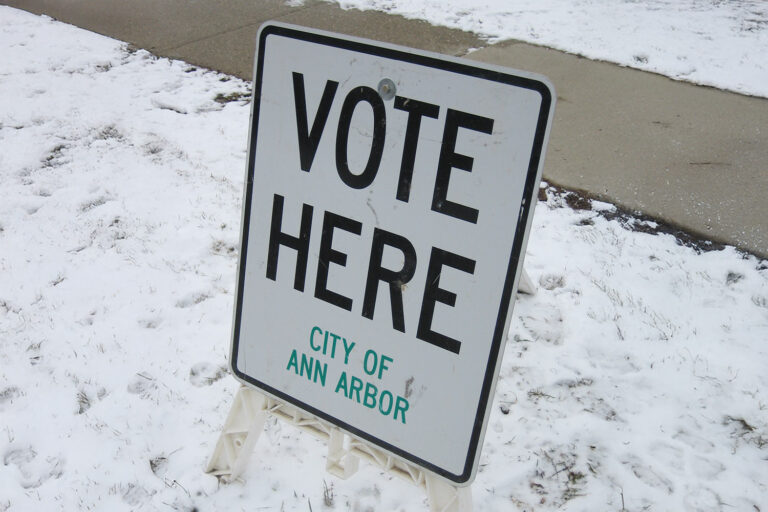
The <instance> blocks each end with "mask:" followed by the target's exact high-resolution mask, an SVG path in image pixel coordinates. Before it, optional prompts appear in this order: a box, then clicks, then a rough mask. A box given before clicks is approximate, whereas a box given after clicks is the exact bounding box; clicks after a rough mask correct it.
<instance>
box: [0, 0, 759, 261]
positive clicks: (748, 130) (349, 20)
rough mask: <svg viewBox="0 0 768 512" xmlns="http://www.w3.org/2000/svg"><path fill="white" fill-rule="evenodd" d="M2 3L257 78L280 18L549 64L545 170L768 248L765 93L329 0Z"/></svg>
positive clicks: (506, 60)
mask: <svg viewBox="0 0 768 512" xmlns="http://www.w3.org/2000/svg"><path fill="white" fill-rule="evenodd" d="M0 4H7V5H10V6H13V7H18V8H21V9H25V10H27V11H31V12H34V13H39V14H47V15H48V16H51V17H53V18H56V19H59V20H61V21H65V22H67V23H72V24H74V25H77V26H79V27H83V28H85V29H88V30H92V31H94V32H98V33H101V34H105V35H108V36H111V37H114V38H117V39H120V40H123V41H127V42H130V43H132V44H134V45H136V46H138V47H141V48H146V49H147V50H150V51H152V52H153V53H155V54H157V55H163V56H168V57H173V58H179V59H183V60H185V61H187V62H190V63H193V64H196V65H199V66H204V67H208V68H212V69H217V70H220V71H223V72H225V73H230V74H234V75H237V76H239V77H241V78H244V79H248V80H250V79H251V75H252V69H253V54H254V48H255V35H256V31H257V30H258V27H259V25H260V24H261V23H263V22H264V21H267V20H279V21H283V22H286V23H295V24H298V25H304V26H309V27H314V28H320V29H325V30H331V31H334V32H340V33H346V34H351V35H355V36H360V37H366V38H369V39H375V40H381V41H387V42H392V43H396V44H401V45H405V46H411V47H415V48H421V49H426V50H431V51H436V52H440V53H445V54H450V55H459V56H463V55H467V54H468V55H467V57H468V58H470V59H476V60H479V61H484V62H490V63H494V64H501V65H505V66H510V67H515V68H519V69H525V70H528V71H534V72H537V73H541V74H544V75H546V76H548V77H549V78H550V79H551V80H552V82H553V83H554V84H555V87H556V89H557V92H558V104H557V108H556V112H555V122H554V126H553V130H552V136H551V140H550V145H549V150H548V154H547V158H546V162H545V168H544V176H545V179H547V180H550V181H552V182H554V183H557V184H559V185H562V186H564V187H567V188H571V189H579V190H584V191H587V192H589V193H591V194H593V195H595V196H597V197H599V198H602V199H605V200H609V201H611V202H614V203H617V204H619V205H621V206H624V207H626V208H629V209H632V210H638V211H641V212H643V213H646V214H648V215H651V216H654V217H657V218H660V219H662V220H665V221H667V222H669V223H672V224H674V225H676V226H679V227H681V228H682V229H685V230H687V231H690V232H692V233H694V234H697V235H700V236H703V237H705V238H708V239H712V240H715V241H719V242H725V243H729V244H733V245H736V246H738V247H740V248H743V249H745V250H748V251H750V252H753V253H755V254H758V255H760V256H762V257H768V200H766V195H767V194H768V100H766V99H762V98H752V97H746V96H741V95H738V94H733V93H728V92H723V91H719V90H715V89H712V88H707V87H698V86H694V85H690V84H686V83H682V82H675V81H672V80H670V79H667V78H664V77H661V76H658V75H654V74H650V73H645V72H641V71H635V70H632V69H628V68H622V67H619V66H615V65H612V64H606V63H602V62H595V61H590V60H587V59H583V58H580V57H577V56H574V55H570V54H566V53H562V52H558V51H555V50H549V49H546V48H541V47H536V46H531V45H528V44H524V43H519V42H515V41H509V42H503V43H500V44H496V45H490V46H489V45H487V44H485V43H484V42H483V41H482V40H480V39H478V38H477V37H476V36H475V35H473V34H471V33H468V32H462V31H460V30H452V29H446V28H440V27H433V26H431V25H429V24H427V23H425V22H420V21H414V20H407V19H404V18H402V17H399V16H391V15H387V14H383V13H378V12H362V11H356V10H349V11H345V10H342V9H340V8H339V7H337V6H336V5H334V4H329V3H326V2H322V1H320V0H307V1H305V2H304V3H303V5H300V6H297V7H291V6H289V5H286V3H285V2H284V1H282V0H230V1H228V2H226V3H223V2H210V1H203V0H130V1H121V0H99V1H89V0H0ZM478 48H479V49H478ZM470 49H476V50H472V51H470Z"/></svg>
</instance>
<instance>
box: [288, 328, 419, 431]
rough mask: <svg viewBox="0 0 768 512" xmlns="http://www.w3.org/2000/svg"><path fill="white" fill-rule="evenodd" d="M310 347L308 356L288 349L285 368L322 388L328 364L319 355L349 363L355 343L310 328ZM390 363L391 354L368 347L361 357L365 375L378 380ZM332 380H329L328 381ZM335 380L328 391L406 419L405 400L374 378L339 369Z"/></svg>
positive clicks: (399, 420) (324, 331)
mask: <svg viewBox="0 0 768 512" xmlns="http://www.w3.org/2000/svg"><path fill="white" fill-rule="evenodd" d="M309 346H310V348H311V349H312V351H313V352H314V354H313V355H307V354H306V353H304V352H299V351H298V350H297V349H293V350H292V351H291V355H290V357H289V358H288V365H287V366H286V370H287V371H289V372H293V373H295V374H296V375H297V376H298V377H303V378H306V379H307V380H308V381H310V382H313V383H315V384H317V385H319V386H320V387H323V388H325V387H326V380H327V378H328V363H327V362H325V361H322V360H321V356H325V357H326V358H330V359H332V360H338V362H339V363H340V364H344V365H349V362H350V359H349V356H350V354H351V353H352V350H354V348H355V346H356V343H355V342H350V341H348V340H347V339H346V338H344V337H343V336H339V335H338V334H334V333H332V332H330V331H327V330H323V329H321V328H320V327H313V328H312V330H311V331H310V334H309ZM390 363H394V360H393V359H392V358H391V357H389V356H386V355H384V354H379V353H377V352H376V351H375V350H372V349H369V350H367V351H366V352H365V355H364V356H363V365H362V370H363V372H364V373H365V375H367V376H368V377H367V378H370V379H376V380H378V381H381V380H382V377H383V375H384V373H385V372H386V371H387V370H389V369H390ZM333 381H334V380H333V379H332V380H331V382H333ZM335 382H336V384H335V385H334V384H331V385H330V386H328V389H329V391H330V389H331V388H333V392H334V393H336V394H339V395H343V396H344V397H346V398H348V399H349V400H352V401H353V402H356V403H358V404H360V405H362V406H363V407H367V408H368V409H372V410H376V411H378V412H379V413H380V414H382V415H383V416H389V417H391V418H392V419H393V420H395V421H398V422H402V423H405V422H406V419H405V413H406V411H408V408H409V404H408V400H407V399H405V398H403V397H402V396H399V395H396V394H394V393H392V392H391V391H389V390H387V389H383V388H382V386H381V383H379V385H378V386H377V385H376V384H374V382H375V381H374V382H371V381H370V380H364V379H362V378H359V377H357V376H355V375H354V374H353V373H352V372H351V371H350V372H347V370H344V371H342V372H341V374H340V375H339V376H338V378H337V379H335Z"/></svg>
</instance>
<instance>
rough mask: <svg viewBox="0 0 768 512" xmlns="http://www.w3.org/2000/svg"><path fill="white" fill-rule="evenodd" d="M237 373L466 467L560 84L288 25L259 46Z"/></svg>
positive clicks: (415, 453) (328, 415) (432, 457)
mask: <svg viewBox="0 0 768 512" xmlns="http://www.w3.org/2000/svg"><path fill="white" fill-rule="evenodd" d="M253 98H254V99H253V112H252V124H251V135H250V150H249V159H248V179H247V186H246V192H245V205H244V212H243V215H244V217H243V232H242V240H241V255H240V258H241V259H240V267H239V280H238V289H237V301H236V308H235V309H236V310H235V322H234V333H233V343H232V367H233V370H234V373H235V375H237V377H238V378H239V379H241V380H242V381H244V382H246V383H249V384H251V385H253V386H255V387H257V388H259V389H261V390H263V391H265V392H267V393H269V394H272V395H274V396H275V397H278V398H280V399H283V400H286V401H288V402H290V403H292V404H294V405H296V406H298V407H301V408H303V409H305V410H306V411H308V412H310V413H312V414H315V415H317V416H319V417H321V418H324V419H326V420H328V421H330V422H332V423H334V424H336V425H338V426H340V427H341V428H343V429H344V430H346V431H347V432H349V433H351V434H352V435H355V436H357V437H359V438H362V439H365V440H367V441H369V442H371V443H373V444H375V445H378V446H379V447H381V448H384V449H386V450H388V451H390V452H392V453H394V454H395V455H397V456H400V457H402V458H404V459H406V460H409V461H411V462H414V463H417V464H419V465H421V466H423V467H425V468H427V469H429V470H431V471H433V472H435V473H437V474H439V475H442V476H443V477H445V478H447V479H449V480H452V481H453V482H456V483H459V484H461V483H467V482H470V481H471V480H472V479H473V478H474V473H475V471H476V466H477V460H478V458H479V453H480V446H481V444H482V438H483V434H484V429H485V425H486V422H487V418H488V413H489V408H490V403H491V400H492V394H493V390H494V385H495V380H496V377H497V374H498V368H499V364H500V361H501V356H502V352H503V348H504V343H505V341H506V336H507V330H508V327H509V320H510V316H511V312H512V307H511V300H512V298H513V294H514V292H515V290H516V287H517V280H518V278H519V275H520V272H521V270H522V264H521V258H522V255H523V254H524V249H525V244H526V237H527V232H528V229H529V227H530V222H531V218H532V213H533V205H534V201H535V200H536V199H535V197H536V196H535V194H536V193H537V191H538V184H539V180H540V176H541V164H542V158H543V153H544V147H545V145H546V141H547V137H548V130H549V125H550V121H551V118H552V110H553V103H554V99H553V98H554V95H553V92H552V89H551V87H550V86H549V85H548V84H547V82H546V80H545V79H543V78H541V77H537V76H534V75H530V74H527V73H521V72H517V71H513V70H509V69H505V68H498V67H493V66H486V65H483V64H479V63H473V62H470V61H465V60H460V59H455V58H450V57H444V56H440V55H436V54H431V53H425V52H420V51H416V50H411V49H407V48H401V47H396V46H391V45H384V44H381V43H376V42H372V41H365V40H360V39H353V38H347V37H344V36H338V35H335V34H329V33H326V32H319V31H313V30H308V29H303V28H298V27H292V26H288V25H282V24H269V25H266V26H264V27H262V29H261V31H260V33H259V38H258V47H257V56H256V69H255V77H254V96H253Z"/></svg>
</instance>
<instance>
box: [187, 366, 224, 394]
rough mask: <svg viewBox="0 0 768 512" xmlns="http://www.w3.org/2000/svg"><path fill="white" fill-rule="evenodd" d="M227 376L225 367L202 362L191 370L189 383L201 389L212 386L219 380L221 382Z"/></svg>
mask: <svg viewBox="0 0 768 512" xmlns="http://www.w3.org/2000/svg"><path fill="white" fill-rule="evenodd" d="M226 374H227V369H226V368H225V367H224V366H218V365H215V364H211V363H207V362H202V363H197V364H196V365H194V366H193V367H192V368H190V370H189V382H191V383H192V385H193V386H197V387H199V388H201V387H204V386H210V385H211V384H213V383H214V382H216V381H217V380H221V379H222V378H223V377H224V376H225V375H226Z"/></svg>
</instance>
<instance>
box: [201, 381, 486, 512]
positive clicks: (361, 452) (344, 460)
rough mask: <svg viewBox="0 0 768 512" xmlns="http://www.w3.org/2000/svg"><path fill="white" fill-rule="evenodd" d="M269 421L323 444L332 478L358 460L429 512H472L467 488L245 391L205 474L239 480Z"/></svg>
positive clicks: (352, 468)
mask: <svg viewBox="0 0 768 512" xmlns="http://www.w3.org/2000/svg"><path fill="white" fill-rule="evenodd" d="M269 416H271V417H273V418H276V419H278V420H281V421H284V422H286V423H290V424H291V425H294V426H295V427H297V428H299V429H301V430H302V431H304V432H307V433H309V434H311V435H312V436H314V437H317V438H319V439H321V440H324V441H325V442H327V443H328V457H327V459H326V465H325V469H326V471H328V472H329V473H331V474H332V475H335V476H337V477H339V478H342V479H347V478H349V477H350V476H352V475H353V474H355V473H356V472H357V470H358V467H359V463H360V459H363V460H365V461H367V462H369V463H371V464H373V465H376V466H378V467H379V468H381V469H383V470H385V471H387V472H389V473H392V474H393V475H395V476H398V477H400V478H402V479H403V480H405V481H407V482H409V483H411V484H413V485H416V486H418V487H421V488H423V489H424V490H425V491H426V493H427V498H428V500H429V506H430V511H431V512H472V491H471V487H470V486H466V487H456V486H454V485H451V484H450V483H449V482H447V481H445V480H444V479H442V478H440V477H438V476H437V475H434V474H433V473H431V472H429V471H425V470H424V469H422V468H420V467H418V466H415V465H413V464H409V463H408V462H406V461H403V460H401V459H398V458H396V457H393V456H392V455H391V454H389V453H387V452H385V451H383V450H380V449H378V448H376V447H374V446H371V445H370V444H369V443H366V442H365V441H361V440H359V439H355V438H353V437H351V436H349V435H347V434H345V433H344V432H343V431H342V430H340V429H339V428H337V427H335V426H333V425H332V424H330V423H328V422H327V421H323V420H322V419H320V418H317V417H315V416H314V415H312V414H307V413H306V412H304V411H302V410H301V409H298V408H296V407H293V406H292V405H290V404H287V403H285V402H282V401H280V400H277V399H275V398H270V397H268V396H266V395H264V394H262V393H260V392H258V391H256V390H255V389H252V388H249V387H245V386H243V387H241V388H240V389H239V390H238V392H237V394H236V395H235V400H234V403H233V404H232V408H231V409H230V411H229V415H228V416H227V420H226V423H225V424H224V428H223V430H222V433H221V436H220V437H219V440H218V442H217V443H216V448H215V450H214V452H213V456H212V457H211V460H210V461H209V462H208V467H207V469H206V472H207V473H210V474H212V475H216V476H218V477H220V478H221V479H222V480H223V481H224V482H227V483H228V482H231V481H233V480H236V479H237V478H239V477H240V475H241V474H242V473H243V471H245V468H246V466H247V464H248V460H249V459H250V457H251V454H252V453H253V449H254V446H255V445H256V441H258V439H259V436H260V435H261V432H262V431H263V430H264V422H265V421H266V420H267V417H269Z"/></svg>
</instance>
